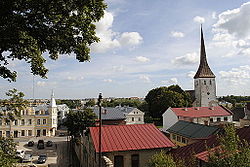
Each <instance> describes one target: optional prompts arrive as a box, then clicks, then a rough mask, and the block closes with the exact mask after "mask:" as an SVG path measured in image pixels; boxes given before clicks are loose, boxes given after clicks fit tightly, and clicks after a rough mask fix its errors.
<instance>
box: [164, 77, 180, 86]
mask: <svg viewBox="0 0 250 167" xmlns="http://www.w3.org/2000/svg"><path fill="white" fill-rule="evenodd" d="M161 83H163V84H166V85H173V84H174V85H176V84H177V83H178V79H177V78H170V79H169V80H166V81H161Z"/></svg>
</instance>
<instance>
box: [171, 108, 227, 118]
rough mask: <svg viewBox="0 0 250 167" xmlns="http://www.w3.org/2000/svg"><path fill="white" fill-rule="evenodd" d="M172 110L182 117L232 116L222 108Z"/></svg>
mask: <svg viewBox="0 0 250 167" xmlns="http://www.w3.org/2000/svg"><path fill="white" fill-rule="evenodd" d="M171 110H172V111H173V112H174V113H175V114H176V115H177V116H181V117H192V118H199V117H214V116H230V115H232V113H231V112H230V111H229V110H227V109H225V108H223V107H221V106H216V107H188V108H171Z"/></svg>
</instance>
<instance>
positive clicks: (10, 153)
mask: <svg viewBox="0 0 250 167" xmlns="http://www.w3.org/2000/svg"><path fill="white" fill-rule="evenodd" d="M15 155H16V143H14V142H13V139H11V138H3V137H0V166H2V167H14V166H15V165H14V163H15V162H16V160H15Z"/></svg>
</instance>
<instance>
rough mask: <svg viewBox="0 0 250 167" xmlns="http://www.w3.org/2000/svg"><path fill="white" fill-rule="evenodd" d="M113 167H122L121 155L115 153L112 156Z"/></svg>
mask: <svg viewBox="0 0 250 167" xmlns="http://www.w3.org/2000/svg"><path fill="white" fill-rule="evenodd" d="M114 167H124V166H123V156H121V155H117V156H115V157H114Z"/></svg>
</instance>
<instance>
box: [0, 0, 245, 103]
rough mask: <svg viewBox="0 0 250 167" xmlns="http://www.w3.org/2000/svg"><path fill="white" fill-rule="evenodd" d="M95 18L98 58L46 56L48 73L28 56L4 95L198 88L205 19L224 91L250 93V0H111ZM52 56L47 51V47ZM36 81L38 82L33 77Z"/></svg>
mask: <svg viewBox="0 0 250 167" xmlns="http://www.w3.org/2000/svg"><path fill="white" fill-rule="evenodd" d="M106 3H107V4H108V8H107V9H106V11H105V15H104V17H103V18H102V19H101V20H100V21H99V22H98V23H96V26H97V29H96V33H97V36H98V37H99V38H100V40H101V41H100V42H99V43H95V44H93V45H91V60H90V61H89V62H84V63H80V62H78V61H77V60H76V59H75V56H74V54H71V55H61V56H60V58H59V59H58V60H57V61H53V60H49V59H47V62H46V64H45V66H46V67H47V68H48V69H49V73H48V75H47V77H48V79H42V78H40V77H38V76H35V77H34V79H33V76H32V74H31V73H30V67H29V65H28V64H26V63H25V62H24V61H13V62H11V64H10V65H9V67H10V68H11V69H13V70H17V71H18V78H17V81H16V82H13V83H10V82H8V81H7V80H4V79H2V78H0V90H1V91H0V98H6V96H5V92H6V91H7V90H9V89H12V88H17V89H18V90H19V91H22V92H24V94H25V95H26V98H32V97H33V85H34V98H49V97H50V95H51V91H52V90H54V92H55V97H56V98H70V99H72V98H73V99H77V98H92V97H98V94H99V92H101V93H102V94H103V97H134V96H137V97H145V96H146V94H147V93H148V91H149V90H151V89H153V88H156V87H160V86H169V85H171V84H178V85H180V86H181V87H182V88H183V89H184V90H190V89H193V76H194V74H195V72H196V71H197V69H198V65H199V51H200V25H201V24H202V27H203V33H204V39H205V45H206V54H207V59H208V63H209V66H210V68H211V69H212V71H213V72H214V74H215V75H216V84H217V95H218V96H223V95H250V87H249V85H250V19H249V18H250V1H245V0H220V1H218V0H209V1H206V0H177V1H173V0H154V1H152V0H107V1H106ZM44 56H45V57H48V56H47V55H46V53H45V54H44ZM33 81H34V82H33Z"/></svg>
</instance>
